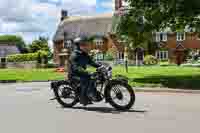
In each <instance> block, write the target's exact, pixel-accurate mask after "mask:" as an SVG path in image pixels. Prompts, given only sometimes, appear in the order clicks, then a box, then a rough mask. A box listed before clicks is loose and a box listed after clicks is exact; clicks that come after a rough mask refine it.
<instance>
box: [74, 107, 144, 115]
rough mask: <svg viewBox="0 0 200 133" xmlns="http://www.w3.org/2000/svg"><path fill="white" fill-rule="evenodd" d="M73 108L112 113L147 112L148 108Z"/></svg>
mask: <svg viewBox="0 0 200 133" xmlns="http://www.w3.org/2000/svg"><path fill="white" fill-rule="evenodd" d="M72 109H82V110H85V111H92V112H99V113H112V114H120V113H124V112H136V113H146V112H147V111H146V110H126V111H119V110H116V109H114V108H111V107H73V108H72Z"/></svg>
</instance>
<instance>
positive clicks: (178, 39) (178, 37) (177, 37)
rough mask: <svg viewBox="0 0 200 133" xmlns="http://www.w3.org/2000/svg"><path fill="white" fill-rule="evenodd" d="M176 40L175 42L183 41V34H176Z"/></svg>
mask: <svg viewBox="0 0 200 133" xmlns="http://www.w3.org/2000/svg"><path fill="white" fill-rule="evenodd" d="M176 40H177V41H184V40H185V32H184V33H183V32H177V33H176Z"/></svg>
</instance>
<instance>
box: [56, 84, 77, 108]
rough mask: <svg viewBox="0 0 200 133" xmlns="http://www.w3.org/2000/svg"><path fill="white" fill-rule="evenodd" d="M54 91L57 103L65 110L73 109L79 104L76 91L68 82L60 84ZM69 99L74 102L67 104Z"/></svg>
mask: <svg viewBox="0 0 200 133" xmlns="http://www.w3.org/2000/svg"><path fill="white" fill-rule="evenodd" d="M53 91H54V94H55V97H56V100H57V102H58V103H59V104H60V105H61V106H63V107H65V108H71V107H73V106H75V105H76V104H77V103H78V102H79V99H78V98H77V94H76V91H75V89H73V87H72V86H71V85H70V84H69V83H68V82H60V83H58V85H57V87H56V88H53ZM72 94H73V95H72ZM68 98H69V99H72V100H71V101H70V102H67V101H66V99H68Z"/></svg>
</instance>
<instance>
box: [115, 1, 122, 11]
mask: <svg viewBox="0 0 200 133" xmlns="http://www.w3.org/2000/svg"><path fill="white" fill-rule="evenodd" d="M121 7H122V0H115V11H118V10H119V8H121Z"/></svg>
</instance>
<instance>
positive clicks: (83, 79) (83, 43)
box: [69, 37, 101, 105]
mask: <svg viewBox="0 0 200 133" xmlns="http://www.w3.org/2000/svg"><path fill="white" fill-rule="evenodd" d="M88 52H89V48H88V46H87V38H86V37H78V38H76V39H75V40H74V49H73V51H72V54H71V56H70V67H69V69H70V70H69V78H72V79H73V78H78V79H79V80H80V87H81V94H80V95H81V96H80V103H81V104H83V105H87V104H89V103H91V101H98V100H99V99H100V97H101V96H99V95H98V93H97V90H96V88H95V81H94V80H93V79H92V75H91V74H90V73H89V72H88V71H87V70H86V69H87V65H90V66H93V67H95V68H98V67H100V66H101V65H100V64H98V63H96V62H94V61H93V60H92V57H90V56H89V54H88Z"/></svg>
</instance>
